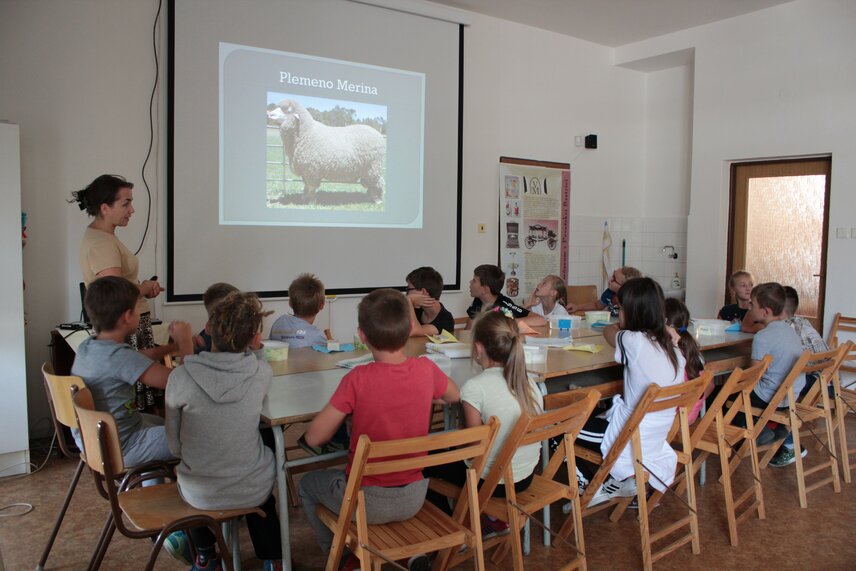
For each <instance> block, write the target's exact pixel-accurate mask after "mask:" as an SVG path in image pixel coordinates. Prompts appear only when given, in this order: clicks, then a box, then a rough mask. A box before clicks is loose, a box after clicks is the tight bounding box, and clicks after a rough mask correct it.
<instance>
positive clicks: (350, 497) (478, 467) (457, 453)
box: [334, 417, 500, 533]
mask: <svg viewBox="0 0 856 571" xmlns="http://www.w3.org/2000/svg"><path fill="white" fill-rule="evenodd" d="M499 425H500V422H499V419H497V418H496V417H491V418H490V419H489V420H488V422H487V424H484V425H482V426H475V427H473V428H465V429H463V430H452V431H447V432H438V433H433V434H429V435H427V436H419V437H416V438H404V439H400V440H387V441H385V442H372V441H371V439H370V438H369V437H368V436H367V435H365V434H363V435H362V436H360V438H359V439H358V440H357V449H356V451H355V452H354V460H353V462H352V463H351V472H350V474H349V476H348V483H347V486H346V487H345V495H344V499H343V500H342V507H341V510H340V511H339V517H338V519H337V520H336V531H334V533H340V530H344V529H346V526H347V525H349V522H351V521H352V520H353V518H354V512H355V511H356V510H357V502H356V500H357V497H358V492H359V491H360V488H361V487H362V480H363V477H364V476H369V475H372V476H376V475H379V474H390V473H394V472H401V471H404V470H413V469H417V468H420V469H421V468H428V467H430V466H440V465H443V464H451V463H453V462H459V461H461V460H470V461H472V466H473V469H474V470H475V471H476V474H481V472H482V470H483V469H484V465H485V462H486V461H487V455H488V452H489V451H490V449H491V447H492V446H493V441H494V440H495V439H496V434H497V432H498V431H499ZM430 452H436V453H435V454H430ZM411 454H420V455H419V456H409V455H411ZM402 455H408V456H409V457H407V458H402V457H401V456H402ZM369 460H375V461H374V462H369ZM466 493H467V487H466V486H464V487H463V488H462V489H461V496H460V497H459V498H458V501H459V502H460V500H461V499H462V498H463V497H465V496H466ZM464 503H465V504H466V502H464Z"/></svg>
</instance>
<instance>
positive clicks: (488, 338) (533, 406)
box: [472, 311, 542, 414]
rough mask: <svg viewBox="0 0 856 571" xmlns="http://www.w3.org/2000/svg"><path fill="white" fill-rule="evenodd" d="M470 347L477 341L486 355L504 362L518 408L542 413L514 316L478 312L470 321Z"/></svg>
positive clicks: (496, 360)
mask: <svg viewBox="0 0 856 571" xmlns="http://www.w3.org/2000/svg"><path fill="white" fill-rule="evenodd" d="M472 340H473V347H474V348H475V344H476V343H480V344H481V345H482V346H483V347H484V350H485V353H486V354H487V356H488V357H489V358H490V359H491V360H492V361H494V362H496V363H505V365H504V367H503V369H502V375H503V377H505V382H506V383H507V385H508V390H509V391H511V394H513V395H514V398H516V399H517V402H518V403H519V404H520V410H521V411H522V412H526V413H529V414H541V412H542V410H541V407H540V405H539V404H538V401H537V400H536V399H535V395H534V394H532V390H533V389H532V384H531V383H530V382H529V375H528V374H527V373H526V359H525V354H524V351H523V341H522V339H521V338H520V331H519V330H518V328H517V323H515V321H514V319H512V318H510V317H506V316H505V314H503V313H502V312H501V311H488V312H486V313H483V314H482V315H480V316H479V317H478V318H477V319H476V322H475V324H473V335H472Z"/></svg>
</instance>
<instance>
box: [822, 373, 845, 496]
mask: <svg viewBox="0 0 856 571" xmlns="http://www.w3.org/2000/svg"><path fill="white" fill-rule="evenodd" d="M821 390H823V391H824V394H823V420H824V422H825V423H826V424H825V426H826V440H827V446H829V464H830V469H831V470H832V489H833V490H834V491H835V493H836V494H838V493H840V492H841V479H840V477H839V475H838V452H837V451H836V450H835V424H834V423H833V418H832V414H833V413H832V408H831V407H830V403H829V397H828V396H827V395H826V393H825V391H826V387H823V388H822V389H821Z"/></svg>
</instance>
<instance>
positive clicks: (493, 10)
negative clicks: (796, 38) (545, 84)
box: [432, 0, 792, 47]
mask: <svg viewBox="0 0 856 571" xmlns="http://www.w3.org/2000/svg"><path fill="white" fill-rule="evenodd" d="M432 1H433V2H436V3H438V4H445V5H446V6H452V7H455V8H460V9H462V10H468V11H470V12H477V13H479V14H485V15H487V16H493V17H495V18H501V19H503V20H510V21H512V22H518V23H520V24H526V25H529V26H534V27H536V28H542V29H544V30H551V31H553V32H558V33H560V34H566V35H568V36H573V37H575V38H580V39H583V40H588V41H590V42H594V43H597V44H602V45H605V46H610V47H617V46H623V45H625V44H630V43H633V42H637V41H640V40H645V39H648V38H653V37H656V36H661V35H663V34H668V33H671V32H676V31H678V30H685V29H687V28H692V27H695V26H700V25H702V24H709V23H711V22H717V21H719V20H725V19H727V18H733V17H735V16H740V15H742V14H748V13H750V12H756V11H758V10H763V9H764V8H769V7H771V6H776V5H778V4H785V3H787V2H790V1H792V0H432Z"/></svg>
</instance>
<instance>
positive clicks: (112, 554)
mask: <svg viewBox="0 0 856 571" xmlns="http://www.w3.org/2000/svg"><path fill="white" fill-rule="evenodd" d="M848 425H849V427H850V428H851V432H850V434H851V435H852V437H851V442H856V416H854V415H851V416H850V419H849V421H848ZM822 453H823V452H822V451H817V450H815V449H814V448H813V447H812V448H811V450H810V454H809V456H808V458H807V459H806V462H807V464H808V465H809V466H811V465H812V462H813V460H816V459H818V458H819V457H820V455H821V454H822ZM76 463H77V462H76V460H68V459H56V458H55V459H52V460H51V461H50V462H49V463H48V464H47V466H45V468H44V469H43V470H42V471H40V472H38V473H37V474H34V475H32V476H28V477H24V478H17V479H6V480H0V506H3V505H6V504H8V503H11V502H28V503H30V504H32V505H33V507H34V509H33V511H32V512H31V513H29V514H27V515H24V516H21V517H0V549H2V558H3V561H4V562H5V565H6V569H8V570H16V571H17V570H23V569H33V568H34V567H35V564H36V562H37V560H38V558H39V556H40V554H41V551H42V548H43V547H44V544H45V541H46V539H47V536H48V534H49V533H50V529H51V526H52V524H53V521H54V517H55V515H56V511H57V509H58V508H59V505H60V503H61V501H62V498H63V496H64V494H65V492H66V489H67V486H68V483H69V481H70V479H71V476H72V474H73V472H74V468H75V465H76ZM715 464H716V462H709V464H708V484H707V485H706V486H705V487H703V488H700V489H699V494H698V497H699V514H700V522H701V553H700V554H699V555H693V554H692V553H691V552H690V549H689V547H684V548H681V549H680V550H678V551H677V552H675V553H673V554H671V555H669V556H667V557H666V558H665V559H663V560H662V561H660V562H659V563H657V564H656V565H655V568H656V569H663V570H665V569H747V570H749V569H776V570H777V571H783V570H787V569H799V570H801V571H803V570H837V569H841V570H845V569H850V570H852V569H856V534H854V531H856V526H854V525H853V516H854V513H856V483H854V484H849V485H846V484H842V491H841V493H840V494H834V493H833V492H832V488H831V486H827V487H825V488H823V489H820V490H817V491H815V492H812V493H810V494H809V496H808V502H809V507H808V509H805V510H803V509H800V507H799V503H798V500H797V493H796V478H795V471H794V468H793V467H792V466H791V467H788V468H783V469H773V468H770V469H767V470H765V471H764V473H763V478H762V479H763V483H764V493H765V497H766V507H767V519H766V520H764V521H759V520H758V519H750V520H748V521H746V522H745V523H743V524H742V525H741V526H740V530H739V536H740V547H737V548H733V547H731V546H730V545H729V544H728V539H727V530H726V524H725V519H724V510H723V501H722V488H721V487H720V485H719V484H717V482H716V478H717V476H718V474H719V469H718V467H717V465H715ZM854 477H856V474H854ZM750 478H751V477H750V474H749V470H748V464H746V465H745V467H741V469H740V471H739V473H738V477H737V479H736V488H737V489H738V490H742V489H743V488H744V487H745V486H746V485H748V481H749V479H750ZM681 507H682V506H681V504H680V503H679V502H678V501H677V500H675V499H674V498H669V499H667V500H666V503H665V505H664V506H662V507H660V508H657V509H656V510H655V511H654V513H653V514H652V518H651V522H652V526H655V527H656V526H658V525H661V524H662V523H663V522H667V521H669V518H670V517H677V514H678V512H679V511H680V508H681ZM106 513H107V503H106V502H105V501H104V500H103V499H102V498H101V497H100V496H98V495H97V493H96V491H95V489H94V486H93V483H92V479H91V477H89V475H88V474H84V477H83V478H82V479H81V482H80V485H79V487H78V491H77V493H76V494H75V497H74V500H73V501H72V504H71V507H70V508H69V512H68V516H67V517H66V520H65V523H64V525H63V528H62V530H61V531H60V535H59V538H58V540H57V542H56V544H55V546H54V548H53V552H52V554H51V557H50V559H49V560H48V565H47V569H66V570H77V569H84V568H85V567H86V564H87V562H88V560H89V556H90V553H91V550H92V548H93V546H94V543H95V541H96V538H97V537H98V534H99V531H100V528H101V525H102V524H103V521H104V517H105V515H106ZM291 514H292V522H293V527H292V533H291V538H292V546H293V552H294V557H293V559H294V561H295V568H296V569H297V570H298V571H303V570H309V569H323V567H324V563H325V559H326V558H325V557H324V555H323V554H322V553H320V551H319V550H318V548H317V546H316V545H315V543H314V540H313V538H312V533H311V530H310V529H309V527H308V525H307V524H306V520H305V518H304V517H303V514H302V511H301V510H300V509H299V508H298V509H292V511H291ZM564 517H565V516H563V515H562V514H561V512H560V511H559V510H555V511H554V513H553V521H554V522H557V521H558V522H561V521H563V518H564ZM533 529H534V528H533ZM533 535H537V534H533ZM539 537H540V536H539ZM585 539H586V547H587V549H586V551H587V554H588V562H589V568H590V569H595V570H597V569H639V568H641V556H640V548H639V528H638V524H637V522H636V520H635V517H634V514H633V513H631V512H628V513H627V514H626V515H625V517H623V518H622V519H621V520H620V521H619V522H617V523H614V524H613V523H610V522H609V521H608V519H607V517H606V515H605V514H603V513H601V514H597V515H595V516H592V517H591V518H587V519H586V520H585ZM149 548H150V543H149V542H148V541H141V540H136V541H133V540H129V539H126V538H124V537H121V536H119V535H118V534H117V535H116V537H114V539H113V542H112V544H111V546H110V549H109V551H108V553H107V557H106V559H105V562H104V565H103V566H102V568H103V569H108V570H112V569H140V568H142V566H143V565H144V562H145V560H146V558H147V557H148V551H149ZM241 553H242V557H243V568H244V569H248V570H251V569H260V568H261V563H260V562H259V561H258V560H257V559H255V558H254V556H253V550H252V546H251V544H250V542H249V538H248V536H247V533H246V528H244V529H242V532H241ZM569 553H570V551H569V549H568V548H566V547H553V548H544V547H543V546H541V545H540V542H539V541H538V540H535V541H533V549H532V553H531V554H530V555H529V556H528V557H527V558H526V560H525V564H526V567H527V568H528V569H538V570H541V571H547V570H550V569H557V568H559V567H560V566H561V565H562V564H563V563H564V562H565V561H566V560H567V558H568V556H569ZM157 568H158V569H165V570H177V569H182V568H183V566H182V565H181V564H179V563H178V562H176V561H174V560H171V559H170V558H169V556H168V555H166V554H162V555H161V557H160V559H159V561H158V566H157ZM389 568H390V569H391V567H389ZM464 568H466V569H469V568H471V565H466V566H464ZM488 568H489V569H509V568H510V564H509V562H508V560H506V561H504V562H501V563H500V564H499V565H493V564H490V563H489V564H488ZM0 571H2V565H0Z"/></svg>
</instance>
